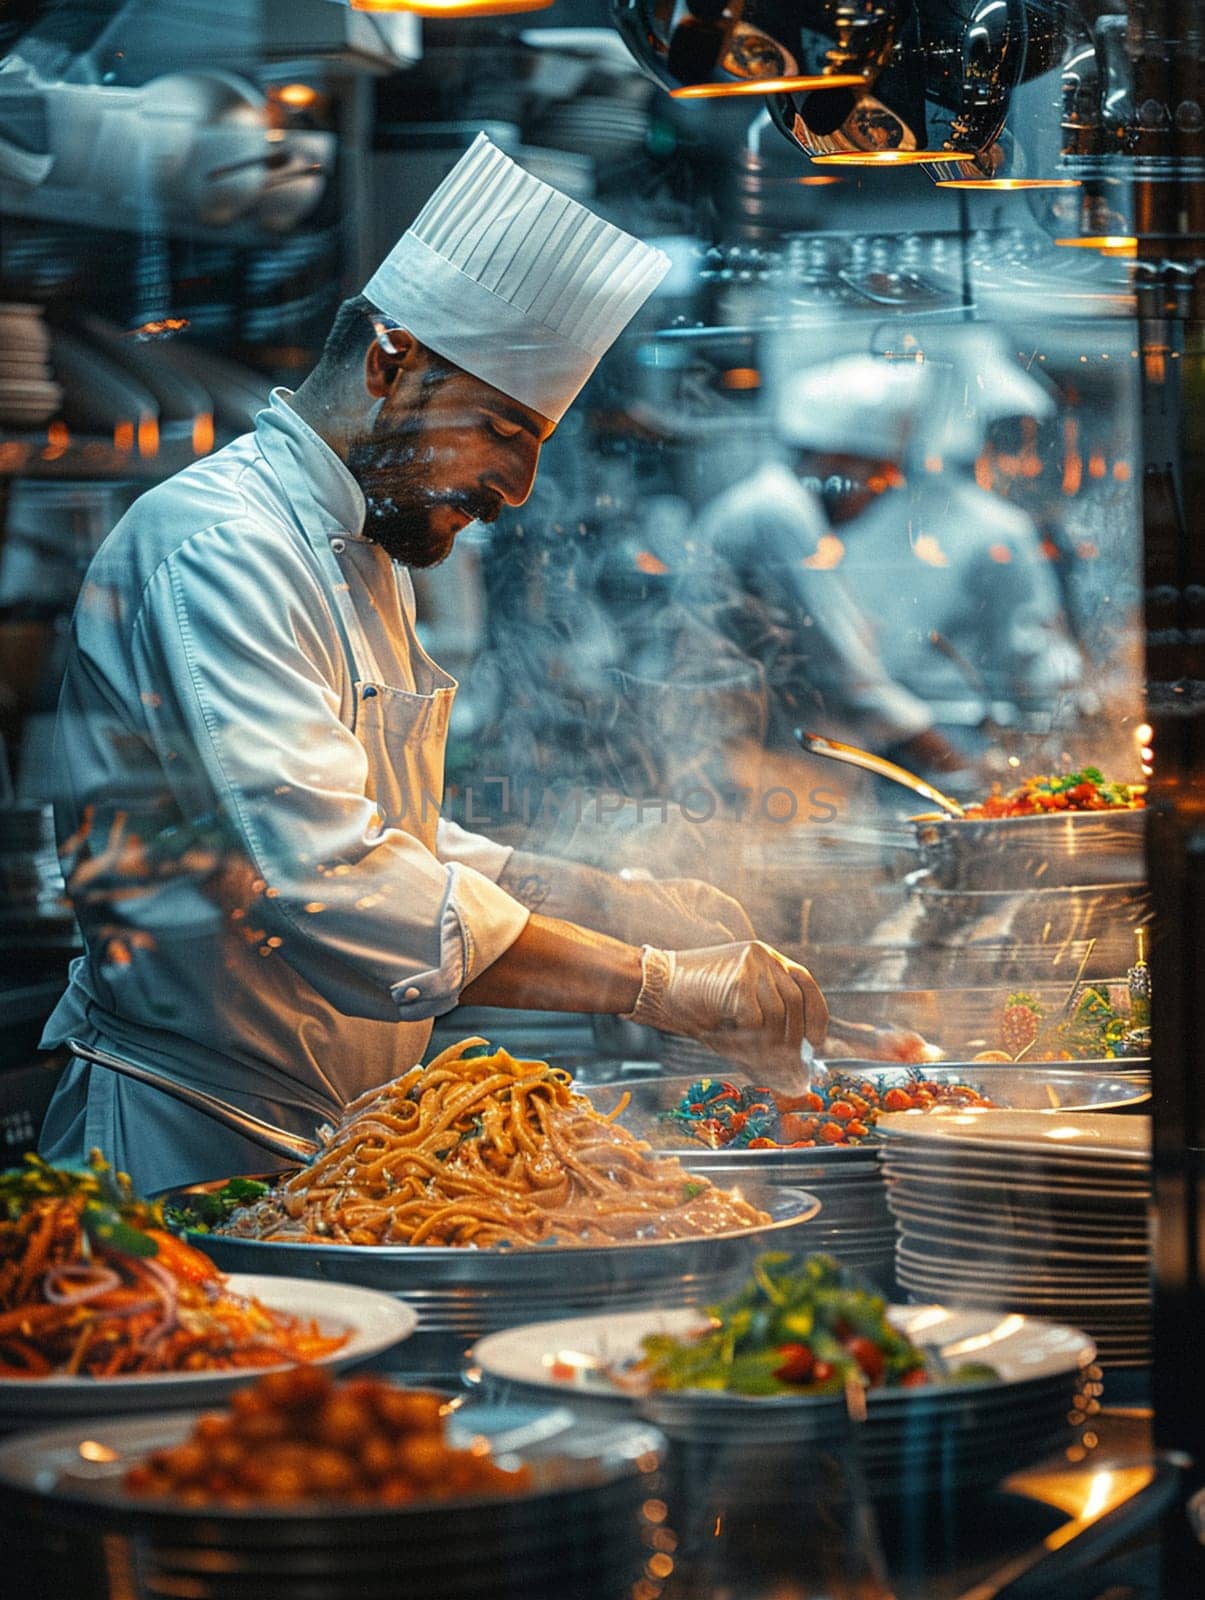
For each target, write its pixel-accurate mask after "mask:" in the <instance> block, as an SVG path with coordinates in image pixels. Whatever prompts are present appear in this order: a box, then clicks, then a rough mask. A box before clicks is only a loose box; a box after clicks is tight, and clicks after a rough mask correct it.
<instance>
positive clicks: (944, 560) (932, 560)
mask: <svg viewBox="0 0 1205 1600" xmlns="http://www.w3.org/2000/svg"><path fill="white" fill-rule="evenodd" d="M912 553H913V555H914V556H915V557H916V559H917V560H918V561H923V562H924V563H925V565H926V566H927V567H948V566H949V565H950V558H949V556H947V555H946V553H945V551H944V550H943V549H942V547H941V544H940V542H939V541H938V540H937V539H936V538H935V537H934V536H933V534H931V533H921V534H918V535H917V537H916V538H915V539H914V540H913V543H912Z"/></svg>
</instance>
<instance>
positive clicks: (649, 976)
mask: <svg viewBox="0 0 1205 1600" xmlns="http://www.w3.org/2000/svg"><path fill="white" fill-rule="evenodd" d="M629 1015H630V1018H631V1020H632V1021H633V1022H643V1023H647V1024H648V1025H649V1026H650V1027H653V1028H661V1029H663V1030H664V1031H665V1032H666V1033H680V1034H685V1036H686V1037H687V1038H689V1039H698V1040H699V1042H700V1043H701V1044H705V1045H707V1047H708V1048H709V1049H711V1050H714V1051H715V1052H716V1053H717V1055H722V1056H726V1057H728V1058H729V1059H731V1060H736V1061H740V1062H742V1063H743V1064H744V1065H746V1066H748V1067H750V1068H752V1069H754V1072H755V1075H756V1079H757V1082H759V1083H764V1084H766V1085H767V1086H768V1087H769V1088H772V1089H774V1088H779V1089H787V1090H798V1089H800V1088H806V1087H807V1082H808V1074H807V1071H806V1070H805V1068H804V1067H803V1064H802V1062H801V1060H800V1048H801V1046H802V1044H803V1041H804V1039H807V1040H808V1041H809V1042H810V1043H811V1044H814V1045H815V1044H819V1043H820V1041H821V1040H822V1039H823V1038H824V1036H825V1033H826V1032H827V1031H828V1006H827V1004H826V1003H825V999H824V996H823V994H822V993H821V992H820V987H819V985H818V984H817V982H816V980H815V979H814V978H813V977H812V975H811V973H810V972H809V971H808V970H807V968H806V967H801V966H799V965H798V963H796V962H794V961H789V960H788V959H787V958H786V956H784V955H780V954H779V953H778V951H777V950H772V949H771V948H770V946H769V945H768V944H762V943H761V941H760V940H753V941H751V942H750V943H748V944H722V945H715V946H713V947H711V948H710V949H706V950H687V951H673V950H658V949H655V948H654V947H652V946H651V945H645V947H644V949H643V951H642V952H641V983H640V993H639V994H638V995H637V997H636V1004H635V1006H634V1008H633V1009H632V1011H631V1012H630V1013H629Z"/></svg>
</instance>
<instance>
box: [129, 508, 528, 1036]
mask: <svg viewBox="0 0 1205 1600" xmlns="http://www.w3.org/2000/svg"><path fill="white" fill-rule="evenodd" d="M264 537H265V534H264V530H263V529H262V528H257V527H256V526H255V525H254V524H253V523H248V524H245V525H244V524H241V523H239V522H227V523H222V524H219V525H216V526H214V527H211V528H207V529H204V530H202V531H200V532H198V533H196V534H194V535H193V536H192V537H191V538H190V539H189V540H188V541H187V542H186V543H184V544H183V545H181V546H180V547H179V548H178V549H177V550H175V551H174V552H173V553H172V555H171V556H169V557H168V558H167V559H166V560H165V561H164V562H163V563H162V564H161V565H160V566H159V567H158V568H157V569H156V570H155V572H154V573H153V574H152V576H151V578H150V580H149V582H148V583H147V585H146V587H145V589H144V590H143V593H142V598H141V604H140V605H139V608H138V611H137V615H136V617H135V619H134V623H133V628H132V632H131V640H130V648H131V652H132V665H133V670H134V674H135V678H136V681H137V682H138V684H139V686H140V689H141V702H142V706H143V708H144V713H145V718H146V737H147V738H148V740H149V741H150V742H151V744H152V745H153V746H154V748H155V751H156V754H157V756H158V759H159V762H160V763H161V765H162V767H163V769H164V771H166V772H167V774H168V779H169V783H170V785H171V788H172V792H173V797H174V799H175V801H176V804H177V805H178V806H179V808H180V809H181V810H182V811H183V813H184V815H185V817H187V818H190V819H192V818H199V817H207V818H210V819H213V822H212V827H213V829H214V830H215V831H216V832H217V834H218V835H219V836H220V837H221V839H222V841H223V846H222V848H223V851H224V853H225V855H226V857H227V866H226V869H225V872H224V877H225V880H226V883H227V890H229V886H230V884H232V883H233V884H234V885H235V886H236V887H237V890H238V892H237V893H236V894H235V896H234V901H235V902H236V903H235V904H234V907H233V911H232V912H231V915H232V916H234V917H235V918H238V919H240V920H241V921H242V922H243V923H245V924H248V925H249V926H250V925H251V924H252V923H253V924H254V927H255V934H256V937H259V936H260V935H261V934H262V936H263V938H264V940H265V941H266V943H267V944H268V946H270V947H271V948H272V949H274V950H275V951H276V953H277V954H278V955H279V956H280V957H281V958H282V959H284V960H285V961H287V962H288V963H289V964H290V965H291V966H292V967H293V968H294V970H295V971H297V972H298V973H299V974H300V975H301V976H302V977H303V978H304V979H305V980H306V982H307V983H309V984H310V985H311V986H312V987H313V988H314V989H315V990H316V991H317V992H318V993H319V994H320V995H321V996H322V997H323V998H324V999H325V1000H326V1001H328V1002H329V1003H330V1004H331V1005H332V1006H334V1007H335V1008H336V1009H337V1010H339V1011H341V1012H343V1013H344V1014H346V1015H349V1016H360V1017H368V1018H375V1019H386V1020H387V1019H388V1018H389V1017H390V1016H393V1017H398V1016H401V1017H403V1018H405V1019H406V1020H408V1021H418V1020H421V1019H423V1018H426V1017H431V1016H438V1015H440V1014H441V1013H443V1012H445V1011H448V1010H450V1009H451V1008H452V1007H453V1006H454V1005H455V1004H456V1002H457V999H458V996H459V993H460V990H461V989H462V988H463V987H464V986H465V985H466V984H467V983H469V982H471V981H472V979H473V978H474V977H475V976H476V975H477V974H478V973H480V972H481V971H482V970H484V968H486V967H488V966H489V965H491V964H492V963H493V962H494V961H496V960H497V959H498V957H499V956H500V955H502V953H503V952H504V951H505V950H506V949H508V948H509V946H510V945H511V944H512V943H513V942H514V940H515V939H516V938H518V936H519V934H520V933H521V932H522V930H523V927H524V926H525V924H526V922H527V918H528V912H527V910H526V909H525V908H524V907H523V906H521V905H520V904H519V903H518V901H516V900H514V899H512V898H511V896H510V895H508V894H507V893H506V892H505V891H504V890H502V889H500V888H499V887H498V886H497V884H496V883H494V882H492V881H491V878H490V876H488V875H487V873H486V872H482V871H478V870H476V869H475V867H474V866H472V865H468V864H466V863H465V862H463V861H448V862H443V861H440V860H439V859H438V858H437V857H436V855H434V854H433V853H432V852H431V851H430V850H428V849H427V848H426V847H425V845H424V844H423V843H422V841H421V840H420V839H418V838H415V837H414V836H413V835H411V834H409V833H407V832H406V831H405V830H404V829H402V828H400V827H397V826H393V825H390V823H389V822H388V820H387V819H385V818H383V817H382V815H381V812H380V810H379V809H378V807H377V805H376V803H375V802H374V800H373V799H372V797H371V794H370V788H371V783H370V770H369V762H368V756H367V753H366V751H365V749H364V747H363V746H362V745H361V743H360V741H359V739H358V738H357V737H356V734H355V732H354V731H353V729H352V728H351V727H350V726H348V720H349V718H348V712H349V707H350V705H351V685H350V684H349V683H348V682H347V671H346V666H345V664H344V659H343V655H342V651H341V648H340V644H339V637H338V633H337V630H336V627H335V623H334V619H333V617H332V615H331V612H330V608H329V605H328V601H327V597H326V594H325V591H324V589H323V587H322V584H321V582H320V579H319V576H318V573H317V571H316V570H315V569H314V568H313V566H312V565H311V564H310V562H309V560H308V559H307V557H308V552H306V551H304V550H303V549H301V548H299V547H294V546H292V545H290V544H289V543H288V542H287V541H285V540H281V541H280V544H279V548H278V547H276V546H274V547H273V549H272V551H271V554H270V559H265V558H264V556H263V553H262V549H261V550H260V552H259V553H258V554H257V558H256V559H254V560H249V559H248V554H249V550H250V549H251V548H252V547H253V546H254V545H255V544H256V543H257V542H262V540H263V539H264ZM265 572H270V573H271V575H272V578H271V581H269V582H265V577H264V575H265ZM251 573H254V579H253V578H252V577H251V576H250V574H251ZM227 898H229V893H227Z"/></svg>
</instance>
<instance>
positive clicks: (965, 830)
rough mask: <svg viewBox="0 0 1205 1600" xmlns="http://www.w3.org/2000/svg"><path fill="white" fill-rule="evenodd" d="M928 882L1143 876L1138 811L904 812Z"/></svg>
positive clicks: (1023, 884)
mask: <svg viewBox="0 0 1205 1600" xmlns="http://www.w3.org/2000/svg"><path fill="white" fill-rule="evenodd" d="M912 825H913V827H914V828H915V830H916V840H917V844H918V846H919V848H920V855H921V861H922V863H923V865H924V866H925V868H926V870H927V871H928V873H929V880H928V881H929V882H930V883H931V884H932V885H933V887H934V888H940V889H975V890H979V889H1001V890H1004V889H1017V888H1035V889H1036V888H1041V889H1053V888H1068V887H1077V886H1079V885H1081V884H1092V885H1095V886H1099V885H1103V884H1121V883H1126V884H1141V883H1143V882H1144V880H1145V876H1146V868H1145V863H1144V861H1143V838H1144V829H1145V812H1143V811H1120V810H1119V811H1060V812H1052V813H1048V814H1047V815H1045V816H1034V817H947V816H942V815H940V814H933V815H925V816H919V817H913V818H912Z"/></svg>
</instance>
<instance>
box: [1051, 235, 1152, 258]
mask: <svg viewBox="0 0 1205 1600" xmlns="http://www.w3.org/2000/svg"><path fill="white" fill-rule="evenodd" d="M1054 242H1055V244H1061V245H1063V246H1064V247H1065V248H1066V249H1068V250H1100V251H1103V252H1104V254H1105V255H1110V256H1136V255H1137V254H1138V240H1137V239H1135V238H1132V237H1131V236H1130V235H1129V234H1125V233H1094V234H1089V235H1088V236H1087V237H1086V238H1083V239H1056V240H1055V241H1054Z"/></svg>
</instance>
